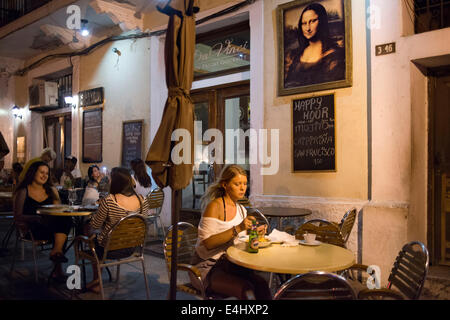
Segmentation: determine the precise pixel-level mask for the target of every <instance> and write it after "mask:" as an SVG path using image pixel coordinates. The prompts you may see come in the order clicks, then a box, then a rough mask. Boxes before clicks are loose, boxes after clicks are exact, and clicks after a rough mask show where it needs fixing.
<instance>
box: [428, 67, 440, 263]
mask: <svg viewBox="0 0 450 320" xmlns="http://www.w3.org/2000/svg"><path fill="white" fill-rule="evenodd" d="M435 88H436V77H434V76H429V77H428V128H429V130H428V184H427V189H428V190H427V202H428V203H427V208H428V210H427V211H428V212H427V242H428V249H429V253H430V264H431V265H435V264H437V263H438V258H437V257H438V255H437V253H438V251H437V250H438V248H437V243H436V230H435V225H436V223H435V211H436V208H435V201H434V199H435V196H436V195H435V190H434V185H435V179H434V149H435V148H434V142H435V141H434V104H435V99H434V94H435Z"/></svg>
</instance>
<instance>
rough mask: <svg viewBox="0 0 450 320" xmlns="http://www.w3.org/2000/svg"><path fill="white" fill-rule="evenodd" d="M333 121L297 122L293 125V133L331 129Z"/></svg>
mask: <svg viewBox="0 0 450 320" xmlns="http://www.w3.org/2000/svg"><path fill="white" fill-rule="evenodd" d="M333 128H334V123H333V122H330V121H329V120H322V121H316V122H314V123H307V124H305V123H300V122H299V123H298V124H297V125H296V126H295V128H294V129H295V133H310V132H317V131H322V130H328V129H333Z"/></svg>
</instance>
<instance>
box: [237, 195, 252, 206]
mask: <svg viewBox="0 0 450 320" xmlns="http://www.w3.org/2000/svg"><path fill="white" fill-rule="evenodd" d="M237 202H238V203H239V204H242V205H243V206H244V207H246V208H249V207H252V203H251V202H250V200H249V198H245V197H244V198H242V199H239V200H238V201H237Z"/></svg>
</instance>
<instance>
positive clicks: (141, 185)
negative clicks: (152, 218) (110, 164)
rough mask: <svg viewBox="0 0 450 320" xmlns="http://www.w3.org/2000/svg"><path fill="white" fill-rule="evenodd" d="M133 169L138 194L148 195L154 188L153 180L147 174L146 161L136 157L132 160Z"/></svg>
mask: <svg viewBox="0 0 450 320" xmlns="http://www.w3.org/2000/svg"><path fill="white" fill-rule="evenodd" d="M131 169H133V172H134V174H133V176H132V177H133V180H134V182H135V184H136V186H135V190H136V193H137V194H140V195H141V196H143V197H146V196H147V195H148V194H149V193H150V191H151V189H152V180H151V179H150V176H149V175H148V174H147V169H146V167H145V163H144V161H142V160H141V159H134V160H132V161H131Z"/></svg>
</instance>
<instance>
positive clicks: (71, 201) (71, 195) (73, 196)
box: [69, 190, 78, 206]
mask: <svg viewBox="0 0 450 320" xmlns="http://www.w3.org/2000/svg"><path fill="white" fill-rule="evenodd" d="M77 199H78V197H77V191H76V190H69V204H70V206H73V204H74V203H75V201H77Z"/></svg>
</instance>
